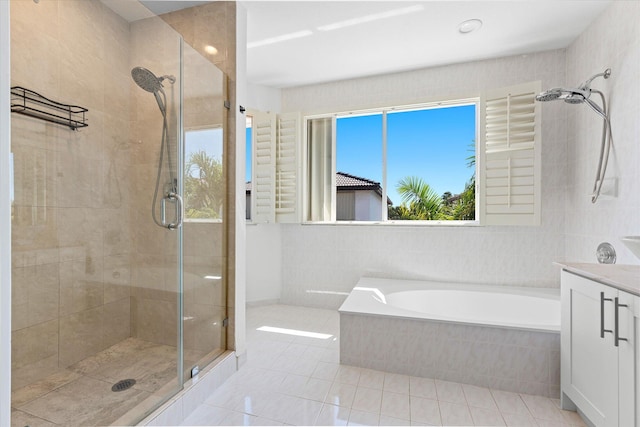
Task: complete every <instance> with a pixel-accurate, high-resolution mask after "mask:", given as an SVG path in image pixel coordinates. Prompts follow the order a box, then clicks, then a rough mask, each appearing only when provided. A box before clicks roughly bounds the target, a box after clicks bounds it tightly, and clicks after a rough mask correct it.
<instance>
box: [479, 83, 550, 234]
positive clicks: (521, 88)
mask: <svg viewBox="0 0 640 427" xmlns="http://www.w3.org/2000/svg"><path fill="white" fill-rule="evenodd" d="M540 86H541V85H540V82H539V81H538V82H532V83H526V84H522V85H518V86H513V87H508V88H502V89H496V90H493V91H491V92H488V93H487V94H486V95H485V96H484V97H483V99H482V101H481V112H480V118H481V127H480V129H481V132H480V133H481V140H480V161H479V163H480V165H479V167H480V173H479V180H478V182H479V205H480V209H479V213H480V223H481V224H484V225H540V191H541V185H540V178H541V177H540V159H541V157H540V153H541V150H540V144H541V139H540V138H541V137H540V111H539V109H540V107H539V103H537V102H536V101H535V95H536V94H537V93H539V92H540Z"/></svg>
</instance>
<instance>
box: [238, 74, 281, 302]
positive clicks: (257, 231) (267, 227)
mask: <svg viewBox="0 0 640 427" xmlns="http://www.w3.org/2000/svg"><path fill="white" fill-rule="evenodd" d="M281 101H282V93H281V91H280V89H276V88H270V87H267V86H260V85H254V84H248V85H247V101H246V105H244V106H245V107H246V108H247V110H248V111H265V112H266V111H271V112H274V113H279V112H280V111H281ZM243 170H244V164H243ZM242 188H243V190H244V187H242ZM249 199H250V198H249V197H247V200H249ZM246 254H247V265H246V267H247V300H246V301H247V302H248V303H260V302H274V301H277V300H279V299H280V294H281V292H282V249H281V228H280V225H279V224H248V225H247V251H246Z"/></svg>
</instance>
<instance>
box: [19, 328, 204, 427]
mask: <svg viewBox="0 0 640 427" xmlns="http://www.w3.org/2000/svg"><path fill="white" fill-rule="evenodd" d="M185 353H186V352H185ZM201 356H202V355H201V354H200V353H197V354H196V353H195V352H193V354H191V353H189V354H185V358H187V359H188V358H189V357H191V358H193V360H197V359H198V358H199V357H201ZM126 378H134V379H136V381H137V382H136V384H135V385H134V386H133V387H132V388H130V389H128V390H125V391H121V392H117V393H114V392H112V391H111V387H112V386H113V384H115V383H116V382H117V381H119V380H121V379H126ZM175 378H176V348H175V347H172V346H166V345H160V344H154V343H150V342H147V341H142V340H138V339H135V338H129V339H126V340H124V341H121V342H119V343H118V344H115V345H114V346H112V347H110V348H108V349H106V350H104V351H102V352H100V353H98V354H95V355H93V356H91V357H88V358H86V359H84V360H82V361H80V362H78V363H76V364H74V365H71V366H70V367H68V368H66V369H61V370H60V371H59V372H56V373H54V374H52V375H50V376H48V377H46V378H44V379H42V380H40V381H38V382H36V383H33V384H31V385H28V386H26V387H23V388H21V389H18V390H15V391H14V392H13V393H12V395H11V406H12V410H11V426H12V427H24V426H29V427H50V426H60V425H61V426H96V425H110V424H112V423H114V422H119V423H127V422H126V421H125V420H127V419H135V418H132V417H135V413H138V412H137V411H139V410H141V409H140V408H142V407H143V406H144V407H153V406H155V404H156V403H157V402H159V401H160V400H161V396H163V395H169V394H171V393H172V392H171V389H173V390H175V388H176V382H175ZM138 405H140V406H138ZM134 408H135V409H134ZM130 410H132V413H131V414H129V415H128V414H127V413H128V412H129V411H130Z"/></svg>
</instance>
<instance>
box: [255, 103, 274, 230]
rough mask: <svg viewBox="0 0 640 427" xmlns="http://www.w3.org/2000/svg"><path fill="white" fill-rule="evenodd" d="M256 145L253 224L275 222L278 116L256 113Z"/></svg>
mask: <svg viewBox="0 0 640 427" xmlns="http://www.w3.org/2000/svg"><path fill="white" fill-rule="evenodd" d="M252 126H253V127H252V140H253V144H254V153H255V154H254V156H253V159H252V161H253V182H252V183H251V213H252V215H253V218H252V220H253V222H275V218H276V217H275V148H276V116H275V114H271V113H256V114H255V115H254V116H253V124H252Z"/></svg>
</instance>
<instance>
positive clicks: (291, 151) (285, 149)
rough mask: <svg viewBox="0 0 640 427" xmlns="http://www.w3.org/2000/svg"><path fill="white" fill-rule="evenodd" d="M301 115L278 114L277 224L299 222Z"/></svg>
mask: <svg viewBox="0 0 640 427" xmlns="http://www.w3.org/2000/svg"><path fill="white" fill-rule="evenodd" d="M301 121H302V120H301V117H300V114H299V113H288V114H278V118H277V135H276V161H275V165H276V178H275V185H276V188H275V209H276V221H277V222H297V221H299V218H298V211H299V209H298V200H299V199H300V197H299V191H298V188H299V185H298V176H299V174H298V163H299V162H298V154H297V153H298V150H299V145H300V132H301V128H300V123H301Z"/></svg>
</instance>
